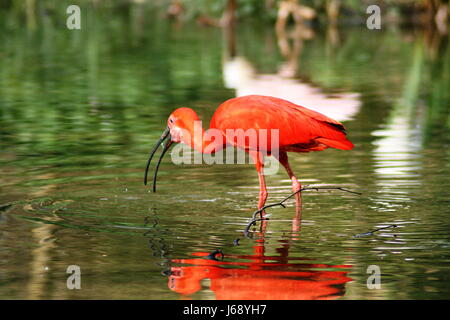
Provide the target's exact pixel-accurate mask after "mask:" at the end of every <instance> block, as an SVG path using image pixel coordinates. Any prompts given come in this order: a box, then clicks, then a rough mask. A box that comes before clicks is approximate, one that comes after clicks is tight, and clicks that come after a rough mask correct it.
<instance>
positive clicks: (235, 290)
mask: <svg viewBox="0 0 450 320" xmlns="http://www.w3.org/2000/svg"><path fill="white" fill-rule="evenodd" d="M254 248H255V254H253V255H225V258H227V259H230V260H231V259H232V260H233V261H219V260H212V259H202V258H192V259H175V260H173V262H174V263H177V264H187V265H189V266H176V267H172V268H171V275H170V277H169V282H168V286H169V288H170V289H171V290H173V291H175V292H178V293H180V294H182V295H191V294H194V293H196V292H198V291H199V290H200V289H201V281H202V280H203V279H210V283H211V285H210V289H211V290H212V291H213V292H214V293H215V296H216V299H218V300H316V299H320V300H325V299H336V298H339V297H341V296H343V295H344V293H345V283H347V282H349V281H351V280H352V279H351V278H349V277H347V273H348V270H347V271H345V270H346V269H349V268H350V267H351V266H350V265H328V264H310V263H305V262H306V259H304V258H293V257H292V258H289V257H287V256H284V255H285V254H286V253H287V252H285V250H283V249H284V248H281V249H280V250H279V252H280V256H266V255H264V252H260V251H261V250H262V251H263V250H264V249H263V247H262V246H259V245H258V246H255V247H254ZM192 255H193V256H196V257H206V256H208V255H209V253H206V252H197V253H194V254H192ZM245 261H248V262H245ZM331 268H332V269H336V271H328V270H327V271H322V270H317V269H331Z"/></svg>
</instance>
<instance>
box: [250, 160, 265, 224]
mask: <svg viewBox="0 0 450 320" xmlns="http://www.w3.org/2000/svg"><path fill="white" fill-rule="evenodd" d="M249 153H250V155H251V156H252V158H253V160H254V161H255V167H256V170H257V171H258V178H259V200H258V209H261V208H262V207H263V206H264V204H265V203H266V200H267V195H268V193H267V187H266V180H265V179H264V159H263V155H262V154H261V153H260V152H258V151H249ZM261 216H262V217H264V211H263V212H261Z"/></svg>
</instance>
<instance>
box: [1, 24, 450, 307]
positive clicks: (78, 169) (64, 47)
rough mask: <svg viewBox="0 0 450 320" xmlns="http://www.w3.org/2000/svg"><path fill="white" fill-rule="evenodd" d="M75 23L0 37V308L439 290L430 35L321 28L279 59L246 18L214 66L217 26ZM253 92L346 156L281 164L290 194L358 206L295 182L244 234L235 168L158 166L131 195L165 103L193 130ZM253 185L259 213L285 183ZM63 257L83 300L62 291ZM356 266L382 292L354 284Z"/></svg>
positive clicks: (245, 173)
mask: <svg viewBox="0 0 450 320" xmlns="http://www.w3.org/2000/svg"><path fill="white" fill-rule="evenodd" d="M93 21H95V22H93ZM91 23H93V24H95V27H96V28H91V29H90V30H91V32H80V33H77V34H76V33H71V31H68V30H56V29H46V28H44V29H38V30H35V31H34V32H33V33H30V32H29V31H27V29H26V28H15V29H8V27H6V30H7V31H9V32H6V33H3V34H2V35H1V37H2V39H1V40H2V41H0V57H1V59H0V297H1V298H12V299H16V298H25V299H40V298H48V299H61V298H63V299H66V298H70V299H71V298H77V299H78V298H87V299H94V298H96V299H97V298H106V299H110V298H118V299H130V298H137V299H140V298H144V299H184V298H186V297H190V298H193V299H234V298H238V299H247V298H252V299H317V298H320V299H334V298H341V299H419V298H420V299H422V298H425V299H429V298H437V299H441V298H446V299H448V298H450V291H449V286H448V283H449V282H448V281H449V278H448V277H449V271H450V268H449V259H450V254H449V252H450V251H449V250H450V247H449V246H450V232H449V230H450V228H449V227H450V223H449V218H448V214H449V200H448V199H449V197H448V189H449V187H450V179H449V167H450V166H449V148H448V146H449V140H448V137H449V135H448V133H449V131H448V129H449V126H448V125H449V121H448V119H449V108H448V106H449V103H450V97H449V92H448V87H449V74H450V72H449V61H450V59H449V57H450V52H449V46H448V42H447V39H446V38H441V39H440V42H438V43H437V44H436V42H434V44H433V46H434V47H433V46H431V45H430V43H429V41H428V38H427V35H426V34H422V33H421V32H417V33H414V34H412V33H410V32H408V31H402V30H386V31H383V32H378V33H374V32H371V31H368V30H361V29H360V28H359V27H355V28H352V29H344V30H340V31H339V32H340V34H339V38H338V39H337V40H336V39H335V38H333V39H330V38H328V36H327V33H326V32H325V31H321V30H317V31H316V32H315V35H313V36H311V37H310V38H309V39H307V38H305V37H304V40H301V51H300V52H296V53H295V52H294V54H293V56H292V55H288V56H286V55H283V54H282V53H281V51H280V48H279V47H278V43H280V42H277V38H276V35H275V34H274V32H273V30H272V29H271V28H269V27H267V28H263V27H262V26H261V25H254V24H245V23H244V24H241V25H239V27H238V28H239V32H238V33H237V35H236V39H234V41H236V48H237V49H236V50H237V53H236V55H230V52H229V50H228V49H229V48H227V43H228V42H227V41H225V40H224V37H226V36H227V35H226V34H222V32H221V30H219V29H215V28H204V27H199V26H193V25H192V26H190V25H186V26H183V27H182V31H183V32H180V29H177V28H176V27H175V26H172V25H170V24H168V23H166V22H164V21H160V20H158V19H153V20H152V19H149V20H148V21H146V22H143V26H142V28H141V29H140V28H138V29H135V28H132V27H130V28H128V27H125V26H126V25H127V20H126V18H123V21H122V20H121V23H119V24H114V23H112V22H109V21H108V19H106V18H99V19H97V20H91ZM143 30H145V32H144V31H143ZM229 40H230V39H229ZM231 40H233V39H231ZM286 72H287V73H288V75H290V76H292V75H295V77H294V79H292V78H286ZM236 74H237V75H239V76H237V77H236V76H235V78H233V75H236ZM244 80H245V81H244ZM249 90H250V91H252V90H253V91H255V90H258V93H266V92H268V90H269V91H270V90H273V91H277V92H278V93H279V95H288V96H289V97H290V99H291V100H296V99H298V101H299V102H298V103H301V101H302V99H304V100H305V101H308V102H305V103H304V105H305V106H307V107H311V108H317V109H318V110H322V112H324V113H327V114H330V113H332V114H333V115H334V117H337V118H338V117H341V119H339V120H342V121H344V124H345V125H346V127H347V129H348V132H349V137H350V139H351V140H352V141H353V142H354V143H355V149H354V150H352V151H346V152H344V151H338V150H326V151H324V152H316V153H310V154H297V155H292V156H291V157H290V161H291V165H292V167H293V168H294V170H295V171H296V173H297V174H298V176H299V178H300V181H301V182H302V184H304V185H306V184H312V185H317V186H328V185H332V186H339V187H345V188H348V189H350V190H354V191H359V192H362V195H356V194H350V193H346V192H343V191H339V190H333V191H326V190H319V191H314V190H311V191H305V192H304V194H303V204H302V208H301V209H298V208H297V209H296V208H295V206H294V202H292V201H290V202H288V205H287V207H286V208H281V207H274V208H271V209H268V210H267V213H268V214H269V215H270V220H269V221H268V222H267V223H266V224H265V225H264V228H261V226H260V224H258V225H257V226H255V227H252V228H251V229H250V231H251V232H250V234H249V237H248V238H246V237H245V236H244V234H243V231H244V229H245V227H246V225H247V223H248V222H249V219H250V217H251V215H252V213H253V211H254V210H255V209H256V208H255V207H256V204H257V197H258V191H259V190H258V178H257V175H256V172H255V170H254V168H253V167H252V166H251V165H215V166H208V165H183V166H177V165H174V164H173V163H171V162H170V157H166V159H165V161H164V163H163V164H162V167H161V170H160V174H159V177H160V179H159V190H158V193H156V194H154V193H152V192H151V190H150V187H144V186H143V184H142V178H143V170H144V167H145V162H146V160H147V156H148V152H149V150H150V148H151V146H152V145H153V143H154V142H155V141H156V139H157V138H158V137H159V136H160V134H161V131H162V130H163V128H164V123H165V121H166V119H167V116H168V115H169V114H170V112H171V111H172V110H173V109H174V108H176V107H180V106H190V107H193V108H194V109H196V110H197V111H198V112H199V114H200V115H201V116H202V117H203V119H205V120H206V119H209V117H210V116H211V115H212V113H213V112H214V110H215V108H216V107H217V106H218V105H219V104H220V103H221V102H222V101H224V100H226V99H228V98H232V97H234V96H236V94H240V93H244V92H245V93H246V92H249ZM253 91H252V92H253ZM261 91H262V92H261ZM309 103H310V104H309ZM330 105H333V106H335V107H333V108H331V109H329V110H328V111H327V107H328V108H329V106H330ZM267 182H268V185H269V200H268V202H269V203H273V202H276V201H280V200H282V199H283V198H284V197H285V196H287V195H288V194H289V193H290V191H291V186H290V180H289V179H288V177H287V176H286V174H285V173H284V172H282V171H281V170H280V172H279V173H277V174H276V175H273V176H269V177H268V178H267ZM384 227H386V228H384ZM379 228H383V229H381V230H378V231H375V232H373V233H370V231H373V230H376V229H379ZM217 249H219V250H220V252H221V253H222V254H223V256H222V254H221V253H219V251H215V250H217ZM214 252H215V253H217V254H214ZM69 265H78V266H79V267H80V268H81V289H80V290H68V289H67V286H66V280H67V277H68V276H69V275H68V274H67V273H66V270H67V267H68V266H69ZM370 265H376V266H378V267H379V268H380V271H381V289H369V288H368V287H367V284H366V282H367V280H368V277H369V276H370V275H371V274H370V273H368V272H367V271H368V268H369V266H370Z"/></svg>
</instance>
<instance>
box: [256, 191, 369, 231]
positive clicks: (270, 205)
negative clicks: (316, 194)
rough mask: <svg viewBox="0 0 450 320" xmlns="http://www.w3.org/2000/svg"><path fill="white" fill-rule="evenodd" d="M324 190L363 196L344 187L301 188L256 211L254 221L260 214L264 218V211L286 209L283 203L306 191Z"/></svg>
mask: <svg viewBox="0 0 450 320" xmlns="http://www.w3.org/2000/svg"><path fill="white" fill-rule="evenodd" d="M322 189H323V190H341V191H345V192H349V193H353V194H357V195H361V194H362V193H361V192H356V191H352V190H348V189H345V188H342V187H309V186H306V187H303V188H301V189H300V190H297V191H295V192H293V193H291V194H290V195H288V196H287V197H286V198H284V199H283V200H281V201H280V202H277V203H272V204H268V205H265V206H264V207H262V208H261V209H258V210H256V211H255V212H254V213H253V216H252V221H253V222H255V219H256V216H257V215H258V214H259V215H260V216H261V218H262V212H263V211H264V210H266V209H267V208H271V207H275V206H281V207H283V208H286V206H285V205H284V204H283V203H284V202H285V201H287V200H289V199H290V198H292V197H293V196H295V195H296V194H297V193H300V192H302V191H305V190H316V191H319V190H322Z"/></svg>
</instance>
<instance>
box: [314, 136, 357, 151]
mask: <svg viewBox="0 0 450 320" xmlns="http://www.w3.org/2000/svg"><path fill="white" fill-rule="evenodd" d="M315 140H316V141H318V142H320V143H323V144H325V145H327V146H329V147H331V148H335V149H340V150H352V149H353V147H354V145H353V143H352V142H351V141H350V140H348V139H346V138H344V139H340V140H332V139H327V138H316V139H315Z"/></svg>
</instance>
